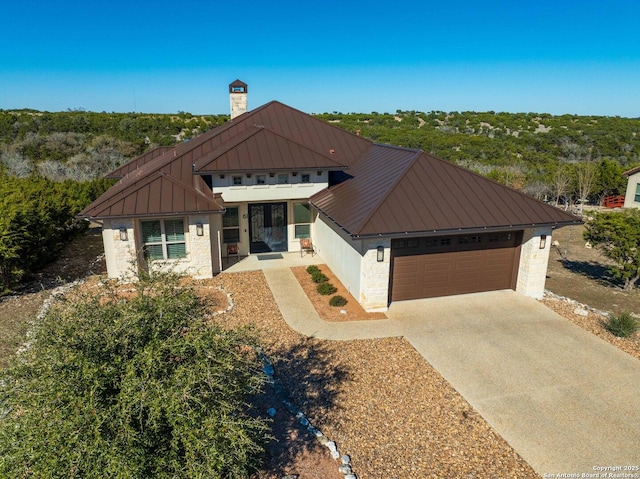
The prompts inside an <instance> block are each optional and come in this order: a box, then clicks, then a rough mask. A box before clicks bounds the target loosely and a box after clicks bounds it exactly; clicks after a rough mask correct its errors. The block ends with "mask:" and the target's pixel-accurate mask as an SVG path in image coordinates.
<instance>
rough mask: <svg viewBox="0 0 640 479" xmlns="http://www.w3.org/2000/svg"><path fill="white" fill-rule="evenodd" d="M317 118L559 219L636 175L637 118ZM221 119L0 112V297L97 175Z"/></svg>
mask: <svg viewBox="0 0 640 479" xmlns="http://www.w3.org/2000/svg"><path fill="white" fill-rule="evenodd" d="M316 116H317V117H318V118H320V119H321V120H324V121H327V122H329V123H331V124H333V125H335V126H336V127H340V128H344V129H347V130H349V131H351V132H354V133H358V134H360V135H361V136H363V137H366V138H371V139H372V140H374V141H377V142H381V143H390V144H395V145H401V146H405V147H410V148H419V149H422V150H424V151H426V152H428V153H432V154H434V155H436V156H439V157H441V158H443V159H445V160H448V161H451V162H454V163H456V164H458V165H460V166H463V167H465V168H468V169H471V170H473V171H475V172H477V173H480V174H482V175H485V176H487V177H489V178H491V179H494V180H496V181H499V182H501V183H504V184H506V185H509V186H511V187H514V188H517V189H520V190H522V191H524V192H526V193H528V194H530V195H532V196H535V197H537V198H539V199H543V200H546V201H549V202H552V203H555V204H558V205H560V206H562V207H565V208H569V207H572V208H573V207H575V205H581V204H584V203H586V202H598V201H600V199H601V198H602V197H603V196H606V195H612V194H624V190H625V185H626V181H625V179H624V178H623V177H622V172H624V171H626V170H628V169H630V168H632V167H634V166H636V165H638V164H640V136H639V135H640V118H635V119H633V118H620V117H601V116H574V115H563V116H553V115H549V114H538V113H496V112H485V113H476V112H449V113H446V112H440V111H432V112H429V113H423V112H416V111H397V112H395V113H393V114H390V113H377V112H372V113H368V114H362V113H346V114H345V113H338V112H333V113H323V114H318V115H316ZM228 118H229V117H228V115H206V116H202V115H191V114H189V113H184V112H180V113H177V114H173V115H163V114H142V113H105V112H102V113H96V112H88V111H84V110H69V111H66V112H55V113H50V112H40V111H35V110H12V111H4V110H0V175H1V176H0V181H1V182H2V183H1V186H0V201H2V207H3V214H2V216H1V217H0V293H1V292H2V291H7V290H10V288H11V287H12V286H13V285H15V284H16V282H17V281H19V280H21V279H23V278H24V277H28V275H29V273H30V272H32V271H34V269H37V267H38V266H39V265H41V264H43V263H45V262H46V261H48V260H49V259H51V257H52V255H54V254H55V252H56V251H57V249H56V245H59V244H60V243H61V242H63V241H64V240H65V239H67V238H69V237H70V236H72V235H73V234H74V233H75V232H77V231H80V230H82V228H83V224H82V222H78V221H74V215H75V214H77V213H78V212H79V211H80V210H81V209H82V208H83V207H84V206H85V205H86V204H88V203H89V202H90V201H92V200H93V199H94V198H95V197H97V195H99V194H101V193H102V192H103V191H104V190H105V189H106V188H107V187H108V186H109V185H110V184H111V183H109V182H108V181H105V180H102V179H101V178H102V176H103V175H104V173H106V172H108V171H110V170H112V169H114V168H115V167H117V166H119V165H121V164H123V163H124V162H126V161H127V160H129V159H131V158H133V157H135V156H137V155H139V154H141V153H144V152H145V151H148V150H150V149H152V148H155V147H157V146H165V145H173V144H176V143H178V142H181V141H186V140H189V139H190V138H192V137H194V136H196V135H198V134H200V133H202V132H204V131H206V130H209V129H211V128H213V127H215V126H217V125H220V124H222V123H224V122H225V121H227V120H228ZM578 209H579V208H578ZM38 250H42V251H38Z"/></svg>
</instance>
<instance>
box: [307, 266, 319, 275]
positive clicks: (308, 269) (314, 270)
mask: <svg viewBox="0 0 640 479" xmlns="http://www.w3.org/2000/svg"><path fill="white" fill-rule="evenodd" d="M316 271H320V268H318V267H317V266H316V265H315V264H312V265H309V266H307V273H309V274H313V273H315V272H316Z"/></svg>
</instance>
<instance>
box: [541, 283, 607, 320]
mask: <svg viewBox="0 0 640 479" xmlns="http://www.w3.org/2000/svg"><path fill="white" fill-rule="evenodd" d="M543 299H555V300H557V301H562V302H563V303H566V304H570V305H572V306H575V309H574V310H573V312H574V313H575V314H578V315H580V316H587V315H588V314H589V312H591V313H594V314H597V315H599V316H602V317H604V318H608V317H609V314H610V313H609V312H608V311H602V310H600V309H596V308H592V307H591V306H589V305H587V304H583V303H580V302H579V301H576V300H575V299H571V298H567V297H566V296H560V295H559V294H555V293H552V292H551V291H549V290H548V289H545V290H544V298H543Z"/></svg>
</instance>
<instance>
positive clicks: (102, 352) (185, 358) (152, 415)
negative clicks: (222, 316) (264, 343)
mask: <svg viewBox="0 0 640 479" xmlns="http://www.w3.org/2000/svg"><path fill="white" fill-rule="evenodd" d="M78 294H79V293H78ZM78 294H77V295H78ZM204 313H205V307H204V305H203V303H202V301H201V300H200V299H199V298H198V297H197V295H196V294H195V293H194V292H193V290H192V289H190V288H188V287H184V286H181V285H180V284H179V282H178V280H177V278H176V277H174V276H172V275H166V274H162V275H154V276H153V277H147V278H140V281H138V282H137V284H136V285H135V294H129V295H128V297H126V296H123V295H122V294H119V293H118V292H117V291H116V290H115V289H109V288H107V289H106V290H105V291H104V294H95V291H94V292H93V294H92V295H88V294H86V295H79V297H70V296H68V297H67V298H66V299H64V300H63V301H62V304H61V305H60V304H59V305H57V306H54V307H53V308H52V309H51V310H50V312H49V313H48V314H47V315H46V317H45V318H44V319H42V320H40V321H39V322H38V324H37V325H36V326H35V329H34V335H33V338H32V341H31V345H30V347H29V348H28V349H26V351H24V352H22V353H21V354H19V355H18V356H16V358H15V359H14V362H13V364H12V366H10V368H8V369H7V370H4V371H2V372H1V373H0V406H3V407H1V408H0V412H2V410H3V409H5V411H6V410H8V411H9V412H8V414H6V416H5V417H4V418H1V417H0V477H34V478H51V477H60V478H62V477H64V478H103V477H110V478H143V477H144V478H147V477H148V478H175V477H181V478H203V477H208V478H240V477H248V476H249V475H250V473H251V471H253V470H255V468H256V467H257V466H259V464H260V462H261V459H262V454H263V452H264V443H265V434H266V431H267V424H266V423H265V422H264V420H261V419H258V418H256V417H254V416H252V415H250V414H248V412H249V411H248V406H247V403H248V399H249V397H250V396H251V395H252V394H253V393H256V392H258V391H259V390H260V389H261V387H262V385H263V384H264V381H265V377H264V375H263V373H262V371H261V364H260V360H259V358H258V357H257V354H256V352H255V349H254V348H253V347H252V346H253V345H254V339H253V337H252V335H251V334H250V333H249V332H247V331H230V330H227V329H222V328H221V327H219V326H216V325H215V324H211V323H210V322H207V321H205V319H204Z"/></svg>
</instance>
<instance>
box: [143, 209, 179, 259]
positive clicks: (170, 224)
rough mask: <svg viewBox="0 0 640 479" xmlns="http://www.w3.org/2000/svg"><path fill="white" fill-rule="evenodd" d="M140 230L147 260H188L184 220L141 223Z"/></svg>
mask: <svg viewBox="0 0 640 479" xmlns="http://www.w3.org/2000/svg"><path fill="white" fill-rule="evenodd" d="M140 228H141V229H142V243H143V251H144V258H145V259H146V260H151V261H153V260H162V259H178V258H186V256H187V247H186V243H185V239H184V221H183V220H182V219H177V220H154V221H141V222H140Z"/></svg>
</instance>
